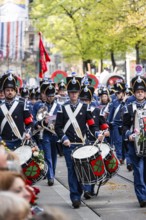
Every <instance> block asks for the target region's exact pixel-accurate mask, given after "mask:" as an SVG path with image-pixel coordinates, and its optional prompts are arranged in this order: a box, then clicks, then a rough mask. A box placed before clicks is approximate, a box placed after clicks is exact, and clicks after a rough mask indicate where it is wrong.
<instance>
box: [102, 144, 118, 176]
mask: <svg viewBox="0 0 146 220" xmlns="http://www.w3.org/2000/svg"><path fill="white" fill-rule="evenodd" d="M99 148H100V150H101V155H102V158H103V160H104V164H105V167H106V170H107V172H108V174H109V177H110V178H111V177H112V176H114V175H115V174H116V173H117V171H118V170H119V167H120V164H119V161H118V159H117V157H116V155H115V153H114V151H113V150H112V149H111V148H110V147H109V145H108V144H106V143H102V144H101V145H99Z"/></svg>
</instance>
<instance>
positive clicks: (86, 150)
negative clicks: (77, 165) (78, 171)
mask: <svg viewBox="0 0 146 220" xmlns="http://www.w3.org/2000/svg"><path fill="white" fill-rule="evenodd" d="M98 152H99V149H98V148H97V147H95V146H94V145H86V146H82V147H79V148H77V149H75V150H74V152H73V153H72V157H73V158H74V159H86V158H90V157H92V156H94V155H95V154H96V153H98Z"/></svg>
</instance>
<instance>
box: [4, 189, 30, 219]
mask: <svg viewBox="0 0 146 220" xmlns="http://www.w3.org/2000/svg"><path fill="white" fill-rule="evenodd" d="M29 214H30V206H29V203H28V202H27V201H26V200H25V199H23V198H21V197H18V196H16V195H15V194H14V193H11V192H4V191H3V192H0V220H16V219H17V220H24V219H27V217H28V216H29Z"/></svg>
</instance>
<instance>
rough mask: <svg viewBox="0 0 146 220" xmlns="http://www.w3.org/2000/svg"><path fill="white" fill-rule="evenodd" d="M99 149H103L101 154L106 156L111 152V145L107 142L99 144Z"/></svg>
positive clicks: (103, 156)
mask: <svg viewBox="0 0 146 220" xmlns="http://www.w3.org/2000/svg"><path fill="white" fill-rule="evenodd" d="M99 149H100V150H101V156H102V158H103V159H104V158H106V156H107V155H108V154H109V152H110V147H109V146H108V144H106V143H102V144H99Z"/></svg>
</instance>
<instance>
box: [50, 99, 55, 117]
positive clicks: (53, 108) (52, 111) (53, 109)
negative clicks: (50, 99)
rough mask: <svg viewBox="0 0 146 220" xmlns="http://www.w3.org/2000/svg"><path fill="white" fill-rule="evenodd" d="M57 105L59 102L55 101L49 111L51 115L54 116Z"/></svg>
mask: <svg viewBox="0 0 146 220" xmlns="http://www.w3.org/2000/svg"><path fill="white" fill-rule="evenodd" d="M56 106H57V102H54V103H53V105H52V108H51V109H50V111H49V115H50V116H52V115H53V113H54V111H55V109H56Z"/></svg>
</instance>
